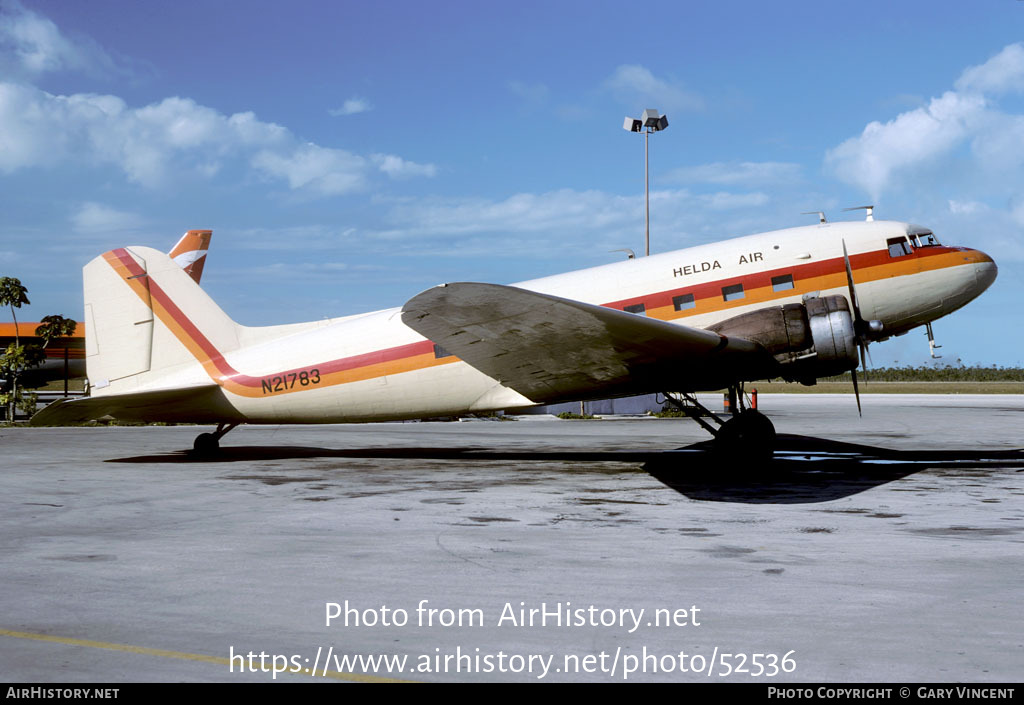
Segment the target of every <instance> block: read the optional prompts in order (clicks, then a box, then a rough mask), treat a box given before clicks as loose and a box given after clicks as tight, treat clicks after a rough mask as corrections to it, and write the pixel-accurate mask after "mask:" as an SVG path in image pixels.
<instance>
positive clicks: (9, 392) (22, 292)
mask: <svg viewBox="0 0 1024 705" xmlns="http://www.w3.org/2000/svg"><path fill="white" fill-rule="evenodd" d="M28 302H29V301H28V289H26V288H25V287H24V286H22V284H21V280H20V279H16V278H15V277H2V278H0V306H8V307H10V309H11V318H13V319H14V344H13V345H10V346H8V348H7V351H6V352H5V353H4V354H3V355H0V371H2V372H3V375H4V378H5V379H6V380H7V385H6V388H5V389H4V392H3V394H0V401H2V402H3V404H4V406H6V407H7V420H8V421H9V422H12V423H13V422H14V408H15V406H16V405H17V404H18V401H19V399H20V397H21V387H20V385H19V384H18V377H19V376H20V375H21V371H22V370H23V369H25V368H24V365H25V364H26V363H27V362H28V361H29V357H28V356H27V355H26V352H25V349H24V348H23V347H22V345H21V337H20V334H19V331H18V317H17V316H16V315H15V314H14V309H16V308H21V305H22V304H27V303H28ZM36 364H39V363H38V362H37V363H36Z"/></svg>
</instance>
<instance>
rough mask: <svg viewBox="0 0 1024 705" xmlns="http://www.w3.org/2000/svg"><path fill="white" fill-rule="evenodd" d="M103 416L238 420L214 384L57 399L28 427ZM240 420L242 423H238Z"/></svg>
mask: <svg viewBox="0 0 1024 705" xmlns="http://www.w3.org/2000/svg"><path fill="white" fill-rule="evenodd" d="M103 416H113V417H114V418H116V419H117V420H119V421H165V422H190V423H221V422H224V421H228V420H232V419H235V418H236V417H238V413H237V412H235V411H234V410H233V409H232V408H231V407H230V406H229V405H228V404H227V402H226V401H225V400H224V396H223V393H222V392H221V391H220V387H219V386H218V385H216V384H214V383H210V384H205V385H202V386H196V387H178V388H175V389H158V390H152V391H147V392H133V393H129V394H108V395H105V396H101V397H86V398H83V399H61V400H59V401H55V402H53V403H52V404H50V405H48V406H46V407H45V408H43V409H42V410H41V411H38V412H36V413H35V414H33V415H32V418H31V419H30V420H29V424H30V425H32V426H69V425H73V424H79V423H85V422H86V421H91V420H93V419H98V418H100V417H103ZM238 420H242V419H238Z"/></svg>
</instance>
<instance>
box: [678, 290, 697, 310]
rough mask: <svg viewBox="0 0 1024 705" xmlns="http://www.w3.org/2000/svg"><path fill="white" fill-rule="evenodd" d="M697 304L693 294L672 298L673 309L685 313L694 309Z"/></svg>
mask: <svg viewBox="0 0 1024 705" xmlns="http://www.w3.org/2000/svg"><path fill="white" fill-rule="evenodd" d="M696 305H697V302H696V301H694V299H693V294H680V295H679V296H673V297H672V307H673V308H675V310H676V311H685V310H686V309H688V308H694V307H695V306H696Z"/></svg>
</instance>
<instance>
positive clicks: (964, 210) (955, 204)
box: [949, 199, 988, 215]
mask: <svg viewBox="0 0 1024 705" xmlns="http://www.w3.org/2000/svg"><path fill="white" fill-rule="evenodd" d="M985 210H988V206H986V205H985V204H984V203H980V202H978V201H957V200H953V199H950V201H949V212H950V213H952V214H953V215H971V214H973V213H980V212H982V211H985Z"/></svg>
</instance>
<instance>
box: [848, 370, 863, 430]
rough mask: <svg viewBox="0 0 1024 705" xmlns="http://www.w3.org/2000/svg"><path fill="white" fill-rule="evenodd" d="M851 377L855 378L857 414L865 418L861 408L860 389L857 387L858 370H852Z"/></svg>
mask: <svg viewBox="0 0 1024 705" xmlns="http://www.w3.org/2000/svg"><path fill="white" fill-rule="evenodd" d="M850 377H851V378H852V379H853V396H855V397H857V416H859V417H861V418H864V413H863V412H862V411H861V409H860V390H859V389H858V388H857V370H855V369H853V370H850Z"/></svg>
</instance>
